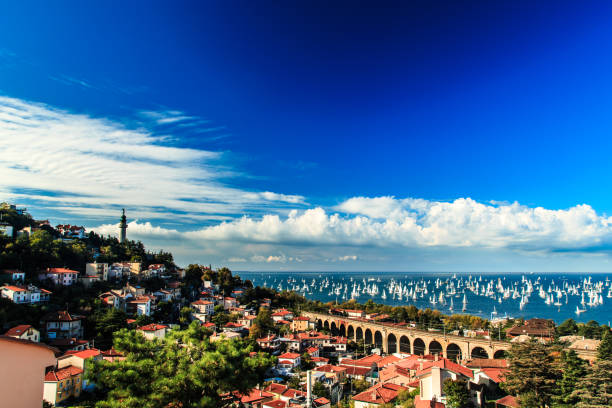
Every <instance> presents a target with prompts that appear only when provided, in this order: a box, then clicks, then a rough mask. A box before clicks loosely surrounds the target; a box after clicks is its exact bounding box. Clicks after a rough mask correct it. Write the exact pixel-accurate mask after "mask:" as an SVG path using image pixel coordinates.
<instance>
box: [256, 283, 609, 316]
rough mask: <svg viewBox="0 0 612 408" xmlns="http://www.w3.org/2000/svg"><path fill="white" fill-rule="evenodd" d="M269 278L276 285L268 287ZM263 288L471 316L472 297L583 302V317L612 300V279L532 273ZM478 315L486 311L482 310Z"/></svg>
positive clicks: (579, 310) (578, 308) (560, 303)
mask: <svg viewBox="0 0 612 408" xmlns="http://www.w3.org/2000/svg"><path fill="white" fill-rule="evenodd" d="M268 280H270V281H271V283H268ZM263 286H268V287H273V288H276V289H278V290H279V291H282V290H293V291H296V292H298V293H301V294H302V295H304V296H308V295H312V294H314V293H317V292H318V293H319V294H327V295H328V297H329V298H331V299H336V300H341V301H346V300H348V299H355V300H362V299H364V298H373V299H375V300H376V299H378V298H380V299H381V300H382V301H383V303H386V302H385V301H389V302H388V303H392V304H413V303H419V304H422V303H424V302H425V303H427V302H428V303H429V304H430V305H431V306H432V307H433V308H436V309H439V310H442V311H444V310H448V311H449V312H453V311H454V309H455V302H457V303H458V302H461V311H462V312H470V308H469V299H470V298H478V297H480V298H482V297H484V298H489V299H490V300H491V301H493V302H496V303H498V304H500V305H503V304H504V302H511V301H518V306H519V310H523V309H524V308H525V307H527V305H528V304H529V302H530V301H531V300H532V298H533V296H534V295H536V296H537V297H539V298H541V301H542V302H543V303H544V304H545V305H546V306H550V307H556V308H558V309H559V310H560V309H561V308H562V307H565V306H566V305H568V303H569V300H570V298H578V299H579V302H578V305H577V306H576V310H575V314H576V315H580V314H581V313H584V312H586V311H587V310H589V309H592V308H596V307H599V306H601V305H603V304H604V299H609V298H612V285H611V282H610V280H609V279H608V278H606V279H605V280H601V279H600V280H595V279H593V277H591V276H588V277H585V278H584V279H580V280H578V281H576V280H569V279H563V280H558V281H557V282H555V280H554V279H545V278H542V277H541V276H530V275H522V276H521V278H520V279H508V280H506V279H505V278H504V277H496V278H491V277H487V276H486V275H485V276H484V277H483V275H478V276H472V275H467V276H466V275H461V276H459V277H457V275H452V276H451V277H438V278H429V279H426V278H424V277H420V278H418V277H409V276H405V277H404V279H401V278H398V277H397V276H391V277H389V278H386V279H385V280H384V281H383V280H382V279H381V278H380V276H379V277H368V278H354V277H352V276H350V275H349V276H347V275H343V276H340V277H336V276H329V275H323V274H321V275H318V276H315V277H312V278H309V279H306V278H299V277H297V276H293V277H288V278H286V279H279V278H277V277H275V276H274V275H272V274H269V275H268V276H267V279H266V280H265V281H264V282H263ZM454 299H456V301H455V300H454ZM459 299H461V300H459ZM478 303H479V304H482V302H478ZM572 303H576V301H573V302H572ZM478 312H481V313H480V314H483V313H484V312H483V311H482V310H478ZM490 314H491V316H493V315H496V314H497V310H496V308H495V305H493V310H492V311H491V313H490Z"/></svg>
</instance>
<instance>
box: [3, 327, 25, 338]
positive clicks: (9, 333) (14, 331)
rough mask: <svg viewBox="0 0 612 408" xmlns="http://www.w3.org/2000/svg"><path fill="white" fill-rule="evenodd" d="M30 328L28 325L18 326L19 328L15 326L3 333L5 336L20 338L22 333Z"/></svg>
mask: <svg viewBox="0 0 612 408" xmlns="http://www.w3.org/2000/svg"><path fill="white" fill-rule="evenodd" d="M30 327H32V326H30V325H29V324H20V325H19V326H15V327H13V328H12V329H9V330H8V331H7V332H6V333H4V335H5V336H17V337H19V336H21V335H22V334H23V333H25V332H26V331H28V329H29V328H30Z"/></svg>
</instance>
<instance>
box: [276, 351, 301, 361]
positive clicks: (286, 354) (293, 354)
mask: <svg viewBox="0 0 612 408" xmlns="http://www.w3.org/2000/svg"><path fill="white" fill-rule="evenodd" d="M299 356H300V355H299V354H298V353H284V354H281V355H280V356H278V358H279V359H280V358H289V359H292V360H293V359H296V358H298V357H299Z"/></svg>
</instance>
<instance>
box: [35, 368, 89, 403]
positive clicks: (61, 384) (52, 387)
mask: <svg viewBox="0 0 612 408" xmlns="http://www.w3.org/2000/svg"><path fill="white" fill-rule="evenodd" d="M82 387H83V370H82V369H80V368H77V367H74V366H67V367H64V368H55V367H53V368H52V369H51V370H49V371H48V372H47V373H46V374H45V386H44V392H43V399H44V400H45V401H47V402H50V403H51V404H53V405H54V406H55V405H58V404H61V403H62V402H63V401H64V400H66V399H68V398H70V397H75V398H77V397H78V396H79V395H81V391H82Z"/></svg>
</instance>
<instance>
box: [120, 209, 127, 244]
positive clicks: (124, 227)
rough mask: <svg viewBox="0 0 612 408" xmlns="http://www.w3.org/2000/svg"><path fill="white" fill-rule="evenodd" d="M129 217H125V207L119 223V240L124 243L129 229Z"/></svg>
mask: <svg viewBox="0 0 612 408" xmlns="http://www.w3.org/2000/svg"><path fill="white" fill-rule="evenodd" d="M127 227H128V226H127V219H126V218H125V208H124V209H123V214H122V215H121V222H120V223H119V242H121V243H122V244H123V243H124V242H125V236H126V230H127Z"/></svg>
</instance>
